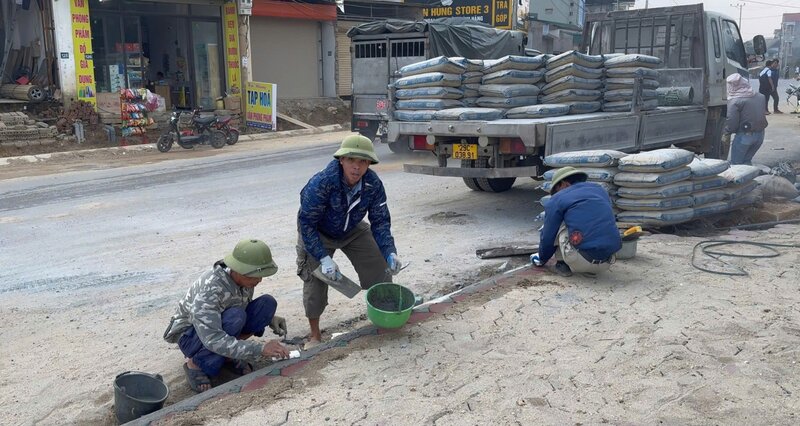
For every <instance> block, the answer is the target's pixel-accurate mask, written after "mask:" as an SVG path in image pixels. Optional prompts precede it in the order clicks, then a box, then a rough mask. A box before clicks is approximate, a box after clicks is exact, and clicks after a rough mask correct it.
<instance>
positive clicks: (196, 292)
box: [164, 240, 289, 392]
mask: <svg viewBox="0 0 800 426" xmlns="http://www.w3.org/2000/svg"><path fill="white" fill-rule="evenodd" d="M277 271H278V267H277V266H276V265H275V262H273V261H272V252H270V249H269V247H267V245H266V244H265V243H264V242H263V241H260V240H242V241H240V242H239V243H238V244H236V247H235V248H234V249H233V252H232V253H231V254H229V255H227V256H225V258H224V259H223V260H220V261H218V262H216V263H215V264H214V266H213V267H212V268H211V270H210V271H207V272H205V273H203V274H202V275H201V276H200V278H198V279H197V281H195V282H194V283H193V284H192V286H191V287H189V291H188V292H187V293H186V296H184V297H183V299H182V300H181V301H180V302H179V303H178V310H177V312H176V313H175V315H173V316H172V320H171V321H170V324H169V326H168V327H167V330H166V331H165V332H164V340H166V341H168V342H170V343H178V346H179V347H180V349H181V352H183V355H184V356H186V363H185V364H184V365H183V369H184V371H185V372H186V379H187V380H188V382H189V386H190V387H191V388H192V390H194V391H196V392H204V391H206V390H208V389H211V380H210V378H211V377H214V376H216V375H218V374H219V372H220V370H221V369H222V366H223V364H224V363H225V362H226V361H233V370H234V371H235V372H237V373H239V374H247V373H250V372H252V371H253V366H252V365H251V364H250V363H249V362H248V361H256V360H258V359H260V358H261V357H266V358H270V359H271V358H275V357H277V358H287V357H288V356H289V352H288V350H287V349H286V348H285V347H284V346H283V345H282V344H281V343H280V342H279V341H278V340H271V341H269V342H267V343H260V342H255V341H249V340H247V339H248V338H250V337H251V336H259V337H261V336H263V335H264V330H265V329H266V327H267V326H269V327H270V328H271V329H272V331H273V332H274V333H275V334H277V335H279V336H285V335H286V320H285V319H283V318H282V317H279V316H277V315H275V311H276V310H277V308H278V302H276V301H275V298H274V297H272V296H270V295H268V294H265V295H262V296H259V297H257V298H255V299H253V289H254V288H255V287H256V286H257V285H258V284H259V283H260V282H261V279H262V278H263V277H268V276H270V275H273V274H275V273H276V272H277Z"/></svg>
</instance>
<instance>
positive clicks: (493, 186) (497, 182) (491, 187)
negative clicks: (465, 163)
mask: <svg viewBox="0 0 800 426" xmlns="http://www.w3.org/2000/svg"><path fill="white" fill-rule="evenodd" d="M475 167H481V168H489V167H491V166H490V165H489V159H488V158H486V157H478V159H477V160H475ZM516 180H517V178H515V177H510V178H492V179H489V178H476V179H475V181H476V182H477V183H478V186H479V187H480V188H481V189H482V190H484V191H486V192H505V191H508V190H509V189H511V187H512V186H513V185H514V182H515V181H516Z"/></svg>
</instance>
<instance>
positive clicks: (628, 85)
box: [605, 78, 659, 90]
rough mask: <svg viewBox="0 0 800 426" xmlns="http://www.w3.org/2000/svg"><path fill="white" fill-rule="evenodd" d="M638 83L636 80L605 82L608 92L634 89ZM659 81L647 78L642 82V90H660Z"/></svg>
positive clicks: (622, 79) (608, 79)
mask: <svg viewBox="0 0 800 426" xmlns="http://www.w3.org/2000/svg"><path fill="white" fill-rule="evenodd" d="M635 81H636V79H634V78H607V79H606V82H605V88H606V90H618V89H632V88H633V84H634V82H635ZM658 86H659V84H658V80H653V79H650V78H645V79H643V80H642V89H650V90H656V89H658Z"/></svg>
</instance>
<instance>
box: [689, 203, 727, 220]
mask: <svg viewBox="0 0 800 426" xmlns="http://www.w3.org/2000/svg"><path fill="white" fill-rule="evenodd" d="M728 210H730V203H728V202H727V201H714V202H710V203H706V204H703V205H701V206H694V217H704V216H709V215H712V214H716V213H723V212H726V211H728Z"/></svg>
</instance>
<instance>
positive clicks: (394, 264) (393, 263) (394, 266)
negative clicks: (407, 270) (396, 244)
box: [386, 253, 403, 275]
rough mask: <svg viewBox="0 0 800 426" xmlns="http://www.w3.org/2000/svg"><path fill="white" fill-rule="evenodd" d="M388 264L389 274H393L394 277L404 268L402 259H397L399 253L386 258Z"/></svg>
mask: <svg viewBox="0 0 800 426" xmlns="http://www.w3.org/2000/svg"><path fill="white" fill-rule="evenodd" d="M386 264H387V265H389V272H391V273H392V275H397V274H398V273H400V269H401V268H402V267H403V264H402V263H401V262H400V258H398V257H397V253H392V254H390V255H389V257H387V258H386Z"/></svg>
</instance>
